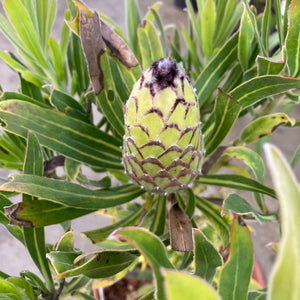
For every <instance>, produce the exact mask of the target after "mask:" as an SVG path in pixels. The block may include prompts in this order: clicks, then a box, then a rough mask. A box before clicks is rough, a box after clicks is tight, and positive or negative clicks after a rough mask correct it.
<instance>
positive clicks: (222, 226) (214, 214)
mask: <svg viewBox="0 0 300 300" xmlns="http://www.w3.org/2000/svg"><path fill="white" fill-rule="evenodd" d="M195 203H196V207H197V208H198V209H199V210H200V211H201V212H202V213H203V214H204V215H205V216H206V217H207V219H208V220H209V221H210V223H211V224H212V225H213V227H214V228H215V229H216V231H217V232H218V233H219V235H220V237H221V238H222V241H223V248H224V249H225V248H226V247H227V246H228V245H229V240H230V232H231V222H232V221H231V216H230V215H225V216H222V215H221V208H220V207H219V206H217V205H215V204H213V203H211V202H209V201H207V200H205V199H204V198H200V197H197V196H196V197H195Z"/></svg>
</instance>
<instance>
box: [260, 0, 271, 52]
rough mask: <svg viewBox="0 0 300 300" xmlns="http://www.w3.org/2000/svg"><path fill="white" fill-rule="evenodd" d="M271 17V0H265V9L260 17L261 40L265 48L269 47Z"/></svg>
mask: <svg viewBox="0 0 300 300" xmlns="http://www.w3.org/2000/svg"><path fill="white" fill-rule="evenodd" d="M271 17H272V15H271V0H267V1H266V3H265V9H264V14H263V17H262V27H261V41H262V44H263V45H264V48H265V49H266V50H267V49H269V36H270V26H271Z"/></svg>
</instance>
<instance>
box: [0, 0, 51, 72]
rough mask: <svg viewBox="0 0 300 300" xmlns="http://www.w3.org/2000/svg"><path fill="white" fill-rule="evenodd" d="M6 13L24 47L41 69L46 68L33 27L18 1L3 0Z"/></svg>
mask: <svg viewBox="0 0 300 300" xmlns="http://www.w3.org/2000/svg"><path fill="white" fill-rule="evenodd" d="M3 5H4V7H5V10H6V13H7V15H8V17H9V19H10V21H11V23H12V25H13V26H14V28H15V30H16V32H17V33H18V35H19V36H20V38H21V39H22V41H23V43H24V45H25V46H26V48H27V51H29V52H30V53H31V54H32V55H33V56H34V57H35V58H36V60H37V62H38V63H39V64H40V65H41V66H42V67H47V62H46V59H45V56H44V55H43V52H42V50H41V45H40V43H39V39H38V36H37V32H36V30H35V28H34V25H33V23H32V21H31V19H30V17H29V15H28V12H27V11H26V9H25V7H24V6H23V4H22V3H21V2H20V1H19V0H5V1H4V3H3Z"/></svg>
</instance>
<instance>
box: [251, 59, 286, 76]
mask: <svg viewBox="0 0 300 300" xmlns="http://www.w3.org/2000/svg"><path fill="white" fill-rule="evenodd" d="M280 55H281V54H280ZM257 63H258V74H259V75H260V76H262V75H277V74H279V73H280V72H281V71H282V69H283V68H284V65H285V63H284V61H283V59H282V57H281V56H280V59H279V60H278V59H277V57H276V59H274V58H270V57H269V58H265V57H262V56H257Z"/></svg>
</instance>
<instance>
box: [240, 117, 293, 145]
mask: <svg viewBox="0 0 300 300" xmlns="http://www.w3.org/2000/svg"><path fill="white" fill-rule="evenodd" d="M288 122H292V120H290V119H289V117H288V116H287V115H286V114H284V113H275V114H272V115H267V116H263V117H260V118H257V119H256V120H254V121H253V122H252V123H250V124H249V125H247V126H246V127H245V128H244V129H243V131H242V133H241V136H240V140H241V141H242V142H243V143H246V144H250V143H252V142H255V141H257V140H258V139H260V138H262V137H264V136H266V135H270V134H271V133H272V132H273V131H274V130H275V129H276V128H277V127H278V126H280V125H285V124H287V123H288Z"/></svg>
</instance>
